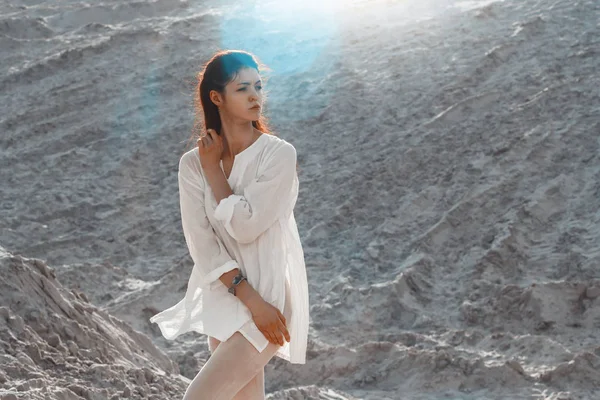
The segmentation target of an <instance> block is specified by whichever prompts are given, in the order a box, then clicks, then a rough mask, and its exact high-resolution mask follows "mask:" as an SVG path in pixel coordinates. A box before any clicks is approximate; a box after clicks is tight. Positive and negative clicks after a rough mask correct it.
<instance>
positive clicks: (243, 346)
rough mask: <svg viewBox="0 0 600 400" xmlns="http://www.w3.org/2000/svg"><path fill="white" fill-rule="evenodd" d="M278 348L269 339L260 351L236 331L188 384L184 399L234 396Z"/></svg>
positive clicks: (228, 399) (226, 399) (213, 399)
mask: <svg viewBox="0 0 600 400" xmlns="http://www.w3.org/2000/svg"><path fill="white" fill-rule="evenodd" d="M209 340H210V339H209ZM213 343H215V342H213ZM215 344H216V343H215ZM279 347H280V346H279V345H278V344H273V343H270V342H269V344H268V345H267V347H266V348H265V349H264V350H263V351H262V352H260V353H259V352H258V350H256V348H255V347H254V346H253V345H252V343H250V342H249V341H248V340H247V339H246V338H245V337H244V335H242V334H241V333H240V332H235V333H234V334H233V335H232V336H231V337H230V338H229V339H227V340H226V341H224V342H221V343H219V344H218V346H217V347H216V348H215V350H214V352H213V354H212V355H211V356H210V358H209V359H208V361H207V362H206V364H204V366H203V367H202V369H201V370H200V372H198V374H197V375H196V376H195V377H194V379H193V380H192V382H191V383H190V385H189V386H188V388H187V390H186V393H185V395H184V397H183V399H184V400H196V399H206V400H231V399H233V398H234V396H235V395H236V394H237V393H238V392H239V391H240V390H241V389H242V388H243V387H244V386H246V384H247V383H248V382H250V380H252V379H253V378H254V377H255V376H256V375H257V374H258V373H259V372H260V371H261V369H263V368H264V366H265V365H266V364H267V363H268V362H269V360H270V359H271V358H273V356H274V355H275V353H276V352H277V350H278V349H279Z"/></svg>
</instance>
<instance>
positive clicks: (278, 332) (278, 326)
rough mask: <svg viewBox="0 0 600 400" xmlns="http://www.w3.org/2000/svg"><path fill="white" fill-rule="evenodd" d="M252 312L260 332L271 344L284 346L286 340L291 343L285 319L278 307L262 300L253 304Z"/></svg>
mask: <svg viewBox="0 0 600 400" xmlns="http://www.w3.org/2000/svg"><path fill="white" fill-rule="evenodd" d="M250 312H251V313H252V319H253V320H254V323H255V324H256V326H257V327H258V330H259V331H261V332H262V334H263V335H265V337H266V338H267V340H268V341H269V342H271V343H273V344H278V345H280V346H283V339H284V338H285V340H287V341H288V342H289V341H290V333H289V332H288V330H287V327H286V320H285V317H284V316H283V314H282V313H281V311H279V309H278V308H277V307H275V306H273V305H272V304H270V303H268V302H266V301H264V300H262V299H261V301H257V302H254V303H253V305H252V308H251V309H250Z"/></svg>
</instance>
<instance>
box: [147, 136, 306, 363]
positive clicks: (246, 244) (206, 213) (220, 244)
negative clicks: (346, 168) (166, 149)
mask: <svg viewBox="0 0 600 400" xmlns="http://www.w3.org/2000/svg"><path fill="white" fill-rule="evenodd" d="M221 168H223V163H222V161H221ZM178 180H179V196H180V210H181V223H182V228H183V233H184V236H185V241H186V243H187V246H188V249H189V252H190V255H191V257H192V259H193V261H194V266H193V268H192V272H191V275H190V278H189V281H188V286H187V291H186V294H185V297H184V298H183V299H182V300H181V301H179V302H178V303H177V304H175V305H174V306H172V307H170V308H168V309H166V310H164V311H162V312H160V313H158V314H156V315H154V316H153V317H152V318H150V321H151V322H153V323H157V324H158V326H159V327H160V330H161V333H162V335H163V336H164V337H165V338H166V339H168V340H173V339H175V338H176V337H178V336H179V335H181V334H183V333H186V332H190V331H195V332H199V333H203V334H206V335H209V336H212V337H214V338H216V339H218V340H220V341H225V340H227V339H228V338H229V337H230V336H231V335H233V333H235V332H236V331H240V333H241V334H243V335H244V336H245V337H246V339H248V341H249V342H250V343H252V344H253V345H254V347H255V348H256V349H257V350H258V351H259V352H260V351H262V350H264V348H265V347H266V346H267V345H268V343H269V341H268V340H267V338H266V337H265V336H264V335H263V334H262V332H260V331H259V330H258V328H257V327H256V325H255V324H254V321H253V319H252V315H251V313H250V310H249V309H248V308H247V307H246V305H245V304H244V303H242V301H241V300H240V299H239V298H238V297H236V296H233V295H232V294H230V293H229V292H228V291H227V286H225V285H224V284H223V283H222V282H221V280H220V279H219V277H220V276H221V275H222V274H223V273H225V272H228V271H231V270H232V269H235V268H239V269H240V271H241V272H242V274H243V275H244V276H245V277H247V279H248V283H249V284H250V285H251V286H252V287H253V288H254V289H255V290H256V291H257V292H258V293H259V294H260V295H261V297H262V298H263V299H264V300H265V301H267V302H269V303H270V304H272V305H273V306H275V307H277V308H278V309H279V310H280V311H281V312H282V313H283V314H284V315H285V316H286V319H287V329H288V331H289V333H290V342H287V341H285V340H284V345H283V346H281V347H280V348H279V350H278V351H277V353H276V354H275V355H276V356H278V357H280V358H283V359H285V360H287V361H289V362H290V363H293V364H304V363H305V362H306V347H307V340H308V325H309V302H308V283H307V277H306V268H305V264H304V253H303V250H302V245H301V242H300V236H299V234H298V228H297V225H296V220H295V219H294V212H293V210H294V206H295V204H296V200H297V198H298V185H299V182H298V176H297V173H296V149H295V148H294V146H293V145H292V144H290V143H289V142H287V141H285V140H284V139H281V138H279V137H277V136H273V135H270V134H265V133H263V134H262V135H261V136H259V138H258V139H256V140H255V141H254V143H252V144H251V145H250V146H249V147H248V148H246V149H245V150H243V151H242V152H240V153H239V154H237V155H236V156H235V157H234V162H233V167H232V169H231V174H230V176H229V178H228V179H227V180H228V182H229V185H230V186H231V189H232V191H233V194H232V195H230V196H229V197H227V198H225V199H222V200H221V201H220V202H219V204H217V202H216V200H215V197H214V194H213V192H212V190H211V187H210V185H209V184H208V181H207V180H206V179H205V178H204V176H203V174H202V167H201V164H200V158H199V154H198V148H197V147H196V148H194V149H192V150H190V151H188V152H186V153H185V154H184V155H183V156H182V157H181V159H180V161H179V172H178ZM286 298H287V303H286ZM284 307H285V310H284ZM284 311H285V312H284ZM288 316H289V318H288Z"/></svg>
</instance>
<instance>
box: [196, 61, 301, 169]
mask: <svg viewBox="0 0 600 400" xmlns="http://www.w3.org/2000/svg"><path fill="white" fill-rule="evenodd" d="M243 68H254V69H256V71H257V72H258V73H260V72H261V70H269V68H268V67H267V66H266V65H264V64H262V63H261V62H260V61H259V60H258V58H257V57H256V56H254V55H253V54H251V53H249V52H247V51H243V50H220V51H217V52H216V53H215V54H214V55H213V56H212V57H211V58H210V59H209V60H208V61H207V62H206V63H205V64H204V65H203V68H202V71H200V72H198V74H197V75H196V78H197V82H196V83H195V84H194V85H195V87H194V99H193V101H194V115H195V117H194V126H193V128H192V136H191V137H190V139H189V141H190V142H191V143H192V148H193V147H194V146H195V145H196V143H197V141H198V139H200V133H201V132H206V130H207V129H214V130H215V132H217V134H218V135H221V117H220V115H219V111H218V107H217V105H216V104H215V103H213V102H212V100H211V99H210V92H211V90H216V91H217V92H219V93H221V95H223V96H225V86H226V85H227V84H228V83H229V82H231V81H233V80H234V79H235V78H236V76H237V74H238V72H239V71H240V70H241V69H243ZM262 80H263V82H264V81H265V80H266V78H265V77H262ZM252 126H254V128H256V129H258V130H259V131H261V132H263V133H265V134H267V135H273V136H277V135H276V134H275V133H274V132H272V131H271V129H270V128H269V124H268V118H267V117H265V116H264V115H263V114H262V113H261V115H260V117H259V119H258V120H256V121H252ZM297 166H298V164H297V163H296V170H297V169H298V168H297Z"/></svg>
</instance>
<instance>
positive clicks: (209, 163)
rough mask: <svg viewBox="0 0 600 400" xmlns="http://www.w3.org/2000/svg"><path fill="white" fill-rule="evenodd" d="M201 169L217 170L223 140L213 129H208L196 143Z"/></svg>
mask: <svg viewBox="0 0 600 400" xmlns="http://www.w3.org/2000/svg"><path fill="white" fill-rule="evenodd" d="M197 144H198V154H199V155H200V164H201V165H202V169H204V170H207V169H211V168H218V167H219V162H220V161H221V155H222V154H223V139H222V138H221V136H220V135H218V134H217V132H215V130H214V129H208V130H207V132H206V134H205V135H204V136H202V135H201V136H200V139H198V141H197Z"/></svg>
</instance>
